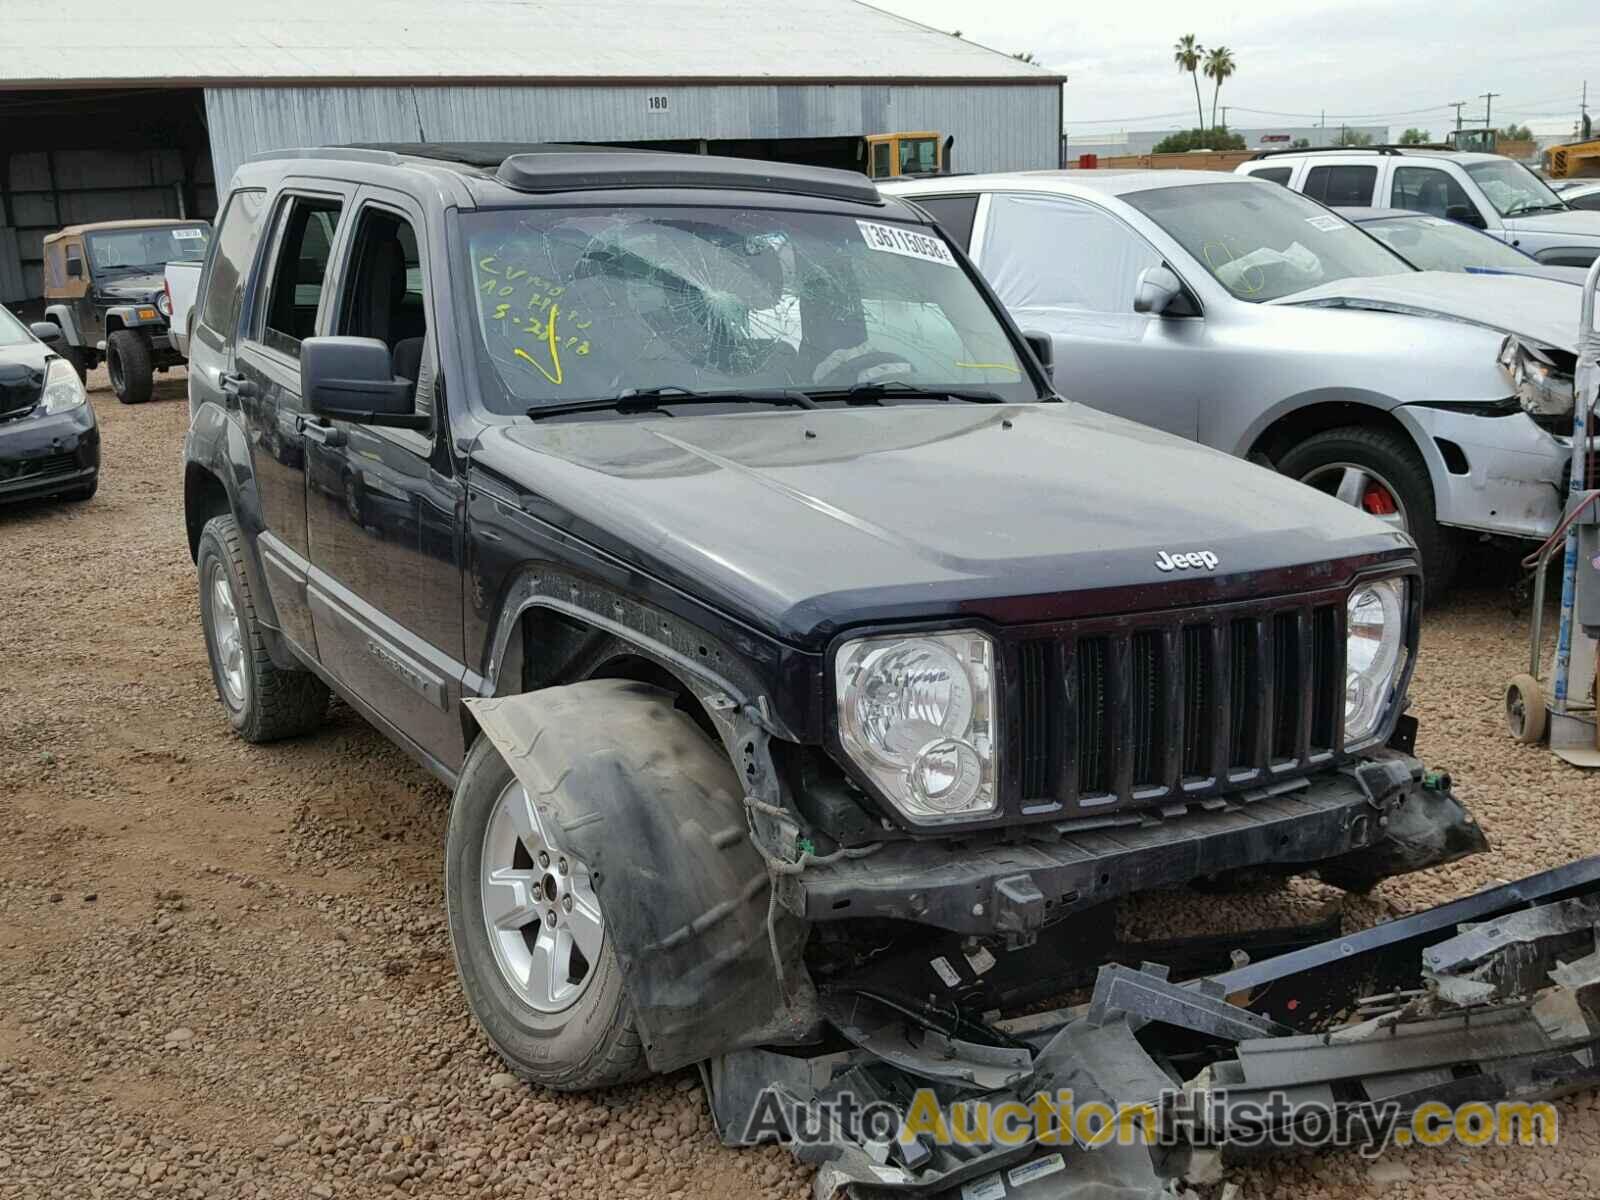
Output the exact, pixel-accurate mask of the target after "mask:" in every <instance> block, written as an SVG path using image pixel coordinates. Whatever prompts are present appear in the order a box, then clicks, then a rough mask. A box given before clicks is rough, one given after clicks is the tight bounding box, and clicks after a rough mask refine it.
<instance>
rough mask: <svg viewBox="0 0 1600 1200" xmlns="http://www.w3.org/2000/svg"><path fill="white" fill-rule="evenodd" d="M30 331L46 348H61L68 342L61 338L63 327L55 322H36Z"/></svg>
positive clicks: (31, 325)
mask: <svg viewBox="0 0 1600 1200" xmlns="http://www.w3.org/2000/svg"><path fill="white" fill-rule="evenodd" d="M28 329H29V331H30V332H32V334H33V336H34V337H36V338H38V339H39V340H40V341H41V342H43V343H44V344H45V345H46V346H59V345H61V343H62V342H64V341H65V340H66V339H65V338H63V337H62V336H61V326H59V325H57V324H56V323H55V322H54V321H34V322H33V323H32V324H30V325H29V326H28Z"/></svg>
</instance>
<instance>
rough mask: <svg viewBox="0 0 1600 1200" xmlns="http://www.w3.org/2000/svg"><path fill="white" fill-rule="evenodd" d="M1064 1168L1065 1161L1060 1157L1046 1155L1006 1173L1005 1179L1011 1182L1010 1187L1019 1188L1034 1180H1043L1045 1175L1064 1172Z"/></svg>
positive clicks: (1065, 1165) (1057, 1155)
mask: <svg viewBox="0 0 1600 1200" xmlns="http://www.w3.org/2000/svg"><path fill="white" fill-rule="evenodd" d="M1066 1167H1067V1161H1066V1159H1064V1158H1062V1157H1061V1155H1059V1154H1047V1155H1045V1156H1044V1157H1043V1158H1036V1159H1034V1160H1033V1161H1032V1162H1031V1163H1026V1164H1024V1165H1023V1166H1020V1167H1014V1168H1012V1169H1011V1170H1010V1171H1008V1172H1006V1178H1007V1179H1009V1180H1010V1181H1011V1186H1012V1187H1021V1186H1022V1185H1023V1184H1025V1183H1032V1182H1033V1181H1034V1180H1035V1179H1043V1178H1044V1177H1045V1176H1046V1175H1054V1174H1055V1173H1056V1172H1057V1171H1064V1170H1066Z"/></svg>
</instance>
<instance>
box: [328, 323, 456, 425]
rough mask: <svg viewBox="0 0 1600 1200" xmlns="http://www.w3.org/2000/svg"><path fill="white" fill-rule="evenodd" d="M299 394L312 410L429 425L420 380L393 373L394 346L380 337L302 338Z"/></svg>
mask: <svg viewBox="0 0 1600 1200" xmlns="http://www.w3.org/2000/svg"><path fill="white" fill-rule="evenodd" d="M300 396H301V398H302V399H303V400H304V402H305V406H306V408H307V409H309V410H310V411H311V412H313V413H317V414H318V415H320V416H324V417H333V418H335V419H337V420H340V421H354V422H355V423H357V424H359V425H387V426H389V427H391V428H396V429H427V428H428V427H429V425H430V424H431V421H430V419H429V417H428V415H427V414H426V413H419V412H417V411H416V385H415V384H414V383H412V382H411V381H410V380H407V379H396V378H395V377H394V366H393V362H392V360H391V358H390V355H389V347H388V346H386V345H384V344H383V343H382V342H380V341H379V340H378V339H377V338H359V337H312V338H306V340H305V341H303V342H301V343H300Z"/></svg>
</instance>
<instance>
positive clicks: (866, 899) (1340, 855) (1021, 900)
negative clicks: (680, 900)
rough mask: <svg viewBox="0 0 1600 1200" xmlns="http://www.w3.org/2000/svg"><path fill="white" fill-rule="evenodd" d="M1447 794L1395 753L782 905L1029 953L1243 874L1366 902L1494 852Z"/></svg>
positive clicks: (856, 875)
mask: <svg viewBox="0 0 1600 1200" xmlns="http://www.w3.org/2000/svg"><path fill="white" fill-rule="evenodd" d="M1447 784H1448V781H1447V780H1440V779H1439V778H1437V777H1430V776H1428V775H1427V774H1426V773H1425V772H1424V770H1423V766H1422V764H1421V763H1420V762H1419V761H1418V760H1417V759H1415V758H1413V757H1411V756H1410V755H1408V754H1404V753H1401V752H1399V751H1393V750H1385V751H1381V752H1379V753H1377V754H1375V755H1373V756H1371V757H1368V758H1364V759H1360V760H1357V761H1356V762H1355V763H1353V764H1351V765H1349V766H1347V767H1345V768H1342V769H1339V770H1330V771H1325V772H1322V773H1320V774H1316V775H1310V776H1303V777H1300V778H1296V779H1290V780H1283V781H1280V782H1278V783H1277V784H1274V785H1272V786H1268V787H1263V788H1258V789H1254V790H1251V791H1247V792H1240V793H1236V794H1234V795H1231V796H1228V797H1225V798H1218V799H1215V800H1212V801H1208V802H1207V803H1206V804H1204V805H1197V806H1194V807H1192V808H1191V807H1188V806H1184V805H1177V806H1175V807H1174V808H1173V809H1171V810H1168V811H1162V810H1153V811H1147V812H1136V813H1127V814H1121V815H1118V816H1114V817H1110V818H1107V819H1103V820H1100V821H1098V822H1094V823H1092V824H1091V823H1087V822H1084V823H1067V824H1062V825H1058V826H1042V827H1032V828H1030V829H1028V830H1027V831H1026V834H1025V836H1023V837H1016V836H1012V837H1010V838H1006V837H998V838H990V839H981V838H973V839H971V840H969V841H967V842H965V843H962V844H959V845H952V844H951V843H950V842H948V841H944V840H939V841H904V842H891V843H886V844H884V845H883V846H882V847H881V848H880V849H878V850H877V851H876V852H875V853H872V854H869V855H862V856H858V857H848V856H844V857H838V858H835V859H834V860H833V861H830V862H827V863H823V864H819V865H817V866H814V867H808V868H807V869H806V870H805V871H803V872H799V873H796V874H794V875H790V876H786V877H784V878H782V879H781V880H780V881H779V893H778V894H779V899H780V901H781V902H782V903H783V904H784V906H785V907H786V908H788V909H789V910H790V911H792V912H793V913H795V914H796V915H798V916H801V917H803V918H805V919H806V920H808V921H812V922H818V923H820V922H829V921H839V920H856V919H862V918H890V919H899V920H906V921H914V922H916V923H917V924H920V925H928V926H933V927H935V928H937V929H943V930H949V931H953V932H957V933H967V934H977V935H985V934H1004V935H1006V936H1007V938H1008V939H1010V941H1011V942H1012V944H1017V943H1026V942H1028V941H1031V940H1032V938H1033V937H1034V936H1035V935H1036V934H1037V932H1038V931H1039V930H1040V929H1041V928H1043V927H1044V925H1045V924H1046V923H1047V922H1051V921H1056V920H1060V919H1061V918H1064V917H1067V916H1070V915H1071V914H1073V913H1077V912H1081V911H1083V910H1085V909H1088V908H1091V907H1093V906H1095V905H1097V904H1102V903H1104V902H1105V901H1107V900H1112V899H1116V898H1118V897H1121V896H1127V895H1132V894H1134V893H1137V892H1145V891H1150V890H1151V889H1154V888H1162V887H1173V886H1177V885H1180V884H1185V883H1188V882H1190V881H1192V880H1195V879H1201V878H1206V877H1213V876H1218V875H1226V874H1228V873H1231V872H1238V871H1250V870H1270V871H1274V872H1277V873H1279V874H1292V873H1297V872H1302V871H1305V870H1306V869H1308V868H1309V867H1310V866H1312V865H1313V864H1315V865H1317V866H1318V868H1319V869H1320V870H1321V871H1322V873H1323V876H1324V878H1327V879H1328V880H1329V882H1331V883H1334V884H1337V885H1339V886H1342V887H1348V888H1355V889H1360V888H1365V887H1370V886H1371V885H1372V884H1373V883H1376V882H1377V881H1378V880H1379V879H1381V878H1384V877H1386V876H1389V875H1395V874H1400V873H1402V872H1405V871H1410V870H1416V869H1418V868H1420V867H1424V866H1433V865H1437V864H1438V863H1441V862H1447V861H1450V860H1451V859H1454V858H1459V857H1461V856H1463V855H1465V854H1471V853H1474V852H1476V851H1478V850H1481V849H1483V848H1484V843H1483V837H1482V834H1481V833H1480V832H1479V831H1478V829H1477V827H1476V826H1475V825H1474V824H1472V821H1471V818H1470V817H1469V816H1468V815H1467V814H1466V811H1465V810H1464V809H1463V808H1462V807H1461V806H1460V804H1459V803H1458V802H1457V801H1456V800H1455V799H1454V797H1453V796H1451V795H1450V794H1449V791H1448V787H1447ZM1441 785H1443V786H1441Z"/></svg>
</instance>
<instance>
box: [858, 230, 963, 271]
mask: <svg viewBox="0 0 1600 1200" xmlns="http://www.w3.org/2000/svg"><path fill="white" fill-rule="evenodd" d="M856 224H857V225H859V226H861V236H862V237H864V238H865V239H866V240H867V245H868V246H870V247H871V248H872V249H874V250H882V251H883V252H884V253H885V254H900V255H903V256H905V257H906V258H920V259H921V260H922V261H923V262H931V263H938V264H940V265H941V266H945V267H953V266H955V265H956V260H955V255H953V254H951V253H950V247H949V246H946V245H945V244H944V242H943V241H942V240H941V239H939V238H936V237H934V236H933V235H932V234H927V233H918V232H917V231H916V230H915V229H905V228H903V227H901V226H899V225H879V224H877V223H876V222H874V221H857V222H856Z"/></svg>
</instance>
